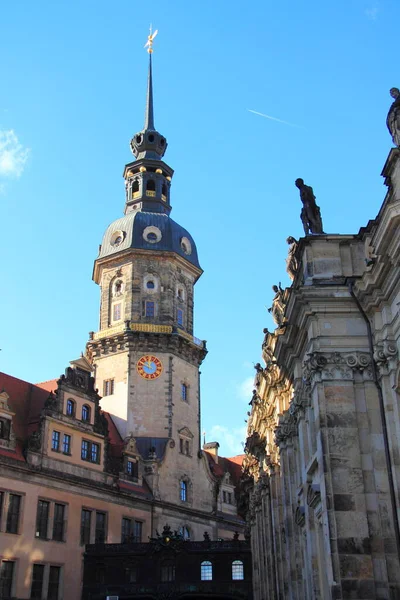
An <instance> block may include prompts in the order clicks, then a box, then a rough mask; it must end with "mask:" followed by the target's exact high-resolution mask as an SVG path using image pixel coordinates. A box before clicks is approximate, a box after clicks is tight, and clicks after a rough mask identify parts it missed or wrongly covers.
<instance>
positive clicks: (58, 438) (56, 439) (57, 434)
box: [51, 429, 61, 452]
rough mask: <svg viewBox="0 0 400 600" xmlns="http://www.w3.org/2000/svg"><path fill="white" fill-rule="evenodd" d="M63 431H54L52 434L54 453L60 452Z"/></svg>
mask: <svg viewBox="0 0 400 600" xmlns="http://www.w3.org/2000/svg"><path fill="white" fill-rule="evenodd" d="M60 441H61V431H57V430H56V429H53V431H52V433H51V449H52V451H53V452H60ZM55 442H56V443H55Z"/></svg>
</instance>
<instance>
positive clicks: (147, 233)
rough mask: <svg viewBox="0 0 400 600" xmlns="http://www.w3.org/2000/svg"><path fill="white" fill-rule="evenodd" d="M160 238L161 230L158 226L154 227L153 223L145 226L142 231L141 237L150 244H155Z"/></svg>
mask: <svg viewBox="0 0 400 600" xmlns="http://www.w3.org/2000/svg"><path fill="white" fill-rule="evenodd" d="M161 238H162V234H161V231H160V230H159V229H158V227H154V225H150V226H149V227H146V228H145V230H144V231H143V239H144V240H145V241H146V242H149V243H150V244H156V243H157V242H159V241H160V240H161Z"/></svg>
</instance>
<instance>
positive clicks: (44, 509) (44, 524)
mask: <svg viewBox="0 0 400 600" xmlns="http://www.w3.org/2000/svg"><path fill="white" fill-rule="evenodd" d="M49 521H50V501H49V500H45V499H44V498H38V503H37V508H36V525H35V538H36V539H39V540H48V539H49Z"/></svg>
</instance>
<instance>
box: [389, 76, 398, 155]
mask: <svg viewBox="0 0 400 600" xmlns="http://www.w3.org/2000/svg"><path fill="white" fill-rule="evenodd" d="M390 95H391V96H392V98H394V102H393V104H392V105H391V107H390V108H389V112H388V116H387V119H386V125H387V126H388V129H389V132H390V135H391V136H392V140H393V143H394V144H395V146H400V90H399V89H398V88H392V89H391V90H390Z"/></svg>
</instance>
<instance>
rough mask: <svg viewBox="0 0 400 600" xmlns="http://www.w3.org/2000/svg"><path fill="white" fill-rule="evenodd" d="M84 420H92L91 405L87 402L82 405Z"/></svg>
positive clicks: (87, 421) (86, 421)
mask: <svg viewBox="0 0 400 600" xmlns="http://www.w3.org/2000/svg"><path fill="white" fill-rule="evenodd" d="M82 421H85V423H89V421H90V406H88V405H87V404H84V405H83V406H82Z"/></svg>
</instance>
